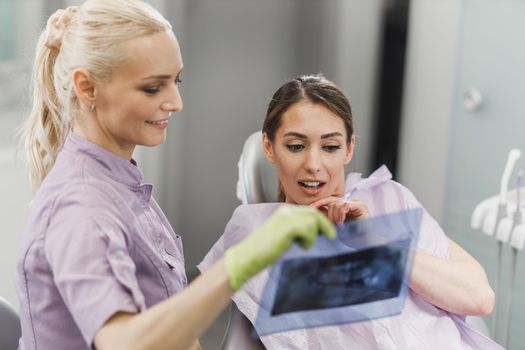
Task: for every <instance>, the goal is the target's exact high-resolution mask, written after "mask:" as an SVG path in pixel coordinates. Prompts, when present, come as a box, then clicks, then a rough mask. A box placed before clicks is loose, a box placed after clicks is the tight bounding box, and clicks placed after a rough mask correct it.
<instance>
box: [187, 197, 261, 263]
mask: <svg viewBox="0 0 525 350" xmlns="http://www.w3.org/2000/svg"><path fill="white" fill-rule="evenodd" d="M248 207H249V206H246V205H244V206H243V205H241V206H239V207H237V208H236V209H235V211H234V212H233V214H232V216H231V218H230V220H229V221H228V223H227V224H226V227H225V229H224V233H223V234H222V235H221V237H219V239H218V240H217V242H215V244H214V245H213V246H212V247H211V249H210V250H209V251H208V253H207V254H206V256H205V257H204V259H202V261H201V262H200V264H198V265H197V268H198V269H199V271H201V272H204V271H206V270H208V269H209V268H210V267H211V266H212V265H213V264H214V263H215V262H216V261H217V260H219V259H220V258H221V257H222V256H223V255H224V253H226V250H228V248H230V247H232V246H234V245H235V244H237V243H239V242H240V241H242V240H243V239H244V238H245V237H247V236H248V234H249V233H250V232H251V231H252V229H253V224H252V223H253V220H249V215H248V210H247V208H248Z"/></svg>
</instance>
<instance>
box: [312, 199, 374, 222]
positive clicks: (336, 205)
mask: <svg viewBox="0 0 525 350" xmlns="http://www.w3.org/2000/svg"><path fill="white" fill-rule="evenodd" d="M310 206H311V207H314V208H317V209H319V210H320V211H321V212H323V213H324V214H325V215H326V216H327V217H328V219H330V220H331V221H332V222H333V223H334V224H342V223H343V222H346V221H349V220H357V219H366V218H367V217H368V207H367V206H366V204H365V203H363V202H361V201H360V200H358V199H343V198H341V197H336V196H331V197H326V198H323V199H319V200H318V201H315V202H313V203H311V204H310Z"/></svg>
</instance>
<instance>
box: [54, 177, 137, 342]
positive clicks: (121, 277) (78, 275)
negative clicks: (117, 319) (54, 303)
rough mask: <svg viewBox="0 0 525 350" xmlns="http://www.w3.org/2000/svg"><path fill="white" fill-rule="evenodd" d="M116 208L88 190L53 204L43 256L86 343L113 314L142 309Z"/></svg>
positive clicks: (79, 190) (66, 195)
mask: <svg viewBox="0 0 525 350" xmlns="http://www.w3.org/2000/svg"><path fill="white" fill-rule="evenodd" d="M120 215H121V214H120V213H119V211H118V206H117V205H116V204H115V203H113V202H112V200H111V199H109V197H108V196H107V194H105V193H101V191H100V190H99V189H97V188H95V187H93V188H90V186H88V185H83V186H79V187H75V188H73V189H68V190H66V191H65V193H63V194H62V195H61V196H60V197H59V198H58V199H57V200H56V202H55V204H54V206H53V208H52V212H51V215H50V219H49V223H48V227H47V230H46V234H45V243H44V244H45V255H46V258H47V260H48V262H49V264H50V266H51V269H52V271H53V279H54V282H55V285H56V288H57V289H58V292H59V293H60V295H61V297H62V299H63V301H64V303H65V305H66V307H67V308H68V310H69V312H70V313H71V315H72V317H73V319H74V320H75V323H76V325H77V327H78V328H79V330H80V332H81V333H82V335H83V337H84V339H85V341H86V343H87V344H89V345H91V344H92V342H93V338H94V336H95V333H96V332H97V331H98V330H99V329H100V328H101V327H102V326H103V325H104V324H105V323H106V321H107V320H108V319H109V318H110V317H111V316H112V315H114V314H115V313H117V312H119V311H122V312H129V313H136V312H140V311H142V310H144V309H145V302H144V295H143V294H142V292H141V291H140V289H139V286H138V282H137V280H136V277H135V264H134V262H133V260H132V259H131V256H130V254H129V251H128V246H127V239H126V234H125V233H126V230H127V229H126V226H125V222H124V220H122V218H121V216H120Z"/></svg>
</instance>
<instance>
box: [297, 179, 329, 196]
mask: <svg viewBox="0 0 525 350" xmlns="http://www.w3.org/2000/svg"><path fill="white" fill-rule="evenodd" d="M297 183H298V184H299V187H300V188H301V190H302V191H303V192H304V193H306V194H308V195H310V196H312V195H316V194H318V193H319V192H320V191H321V190H322V188H323V186H324V185H325V184H326V183H325V182H324V181H321V180H317V179H306V180H299V181H298V182H297Z"/></svg>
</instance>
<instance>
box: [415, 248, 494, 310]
mask: <svg viewBox="0 0 525 350" xmlns="http://www.w3.org/2000/svg"><path fill="white" fill-rule="evenodd" d="M448 249H449V258H448V259H441V258H437V257H434V256H431V255H428V254H425V253H422V252H417V253H416V255H415V260H414V266H413V269H412V280H411V283H410V284H411V285H410V287H411V289H412V290H413V291H414V292H416V293H417V294H419V295H421V296H422V297H423V298H425V299H426V300H427V301H429V302H430V303H432V304H434V305H436V306H438V307H440V308H442V309H444V310H447V311H450V312H454V313H457V314H460V315H483V316H484V315H488V314H490V313H491V312H492V310H493V308H494V299H495V297H494V292H493V291H492V289H491V287H490V285H489V283H488V281H487V276H486V274H485V270H484V269H483V267H481V265H480V264H479V263H478V262H477V261H476V260H475V259H474V258H473V257H472V256H471V255H470V254H469V253H467V252H466V251H465V250H464V249H463V248H461V247H460V246H459V245H458V244H457V243H455V242H454V241H452V240H451V239H449V243H448Z"/></svg>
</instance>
